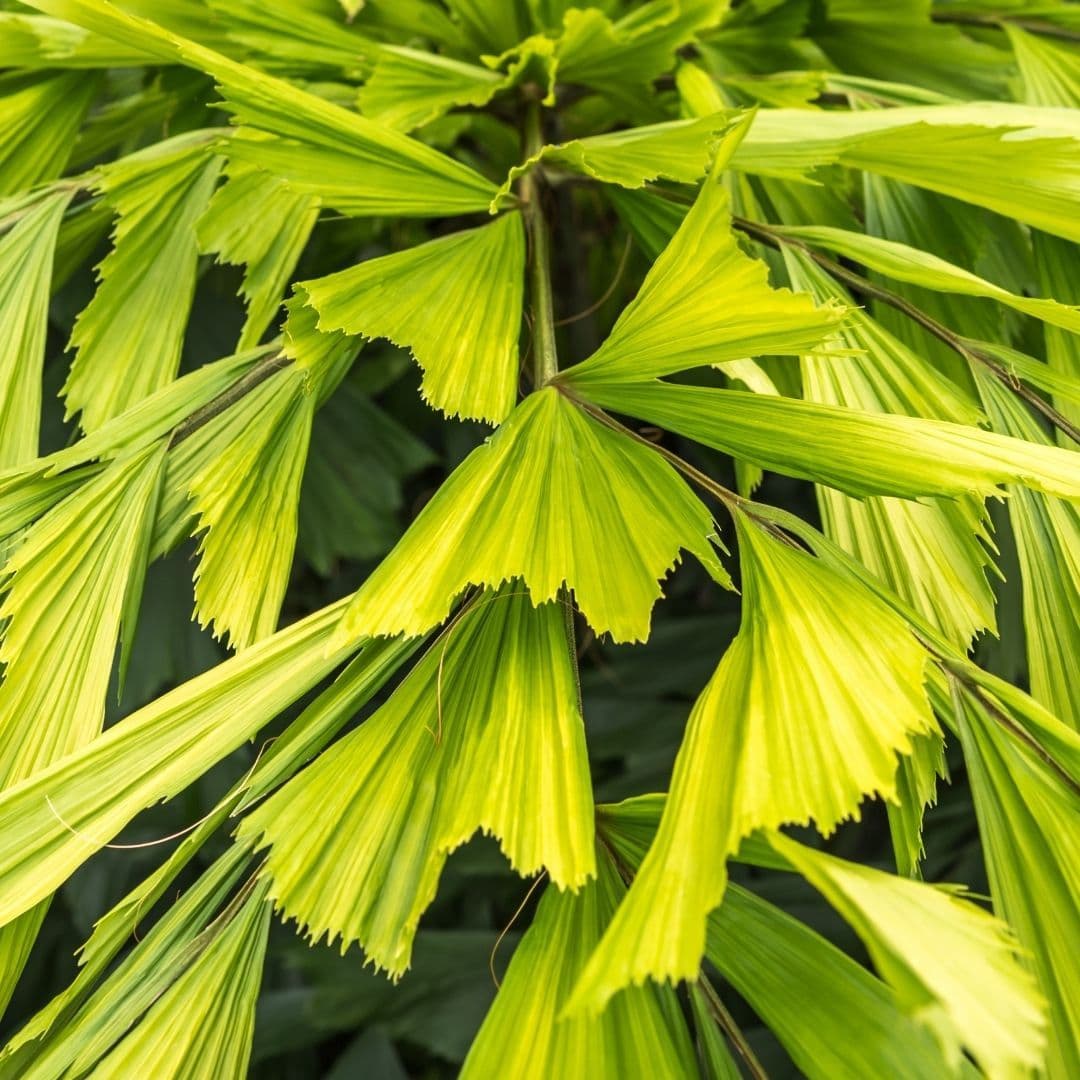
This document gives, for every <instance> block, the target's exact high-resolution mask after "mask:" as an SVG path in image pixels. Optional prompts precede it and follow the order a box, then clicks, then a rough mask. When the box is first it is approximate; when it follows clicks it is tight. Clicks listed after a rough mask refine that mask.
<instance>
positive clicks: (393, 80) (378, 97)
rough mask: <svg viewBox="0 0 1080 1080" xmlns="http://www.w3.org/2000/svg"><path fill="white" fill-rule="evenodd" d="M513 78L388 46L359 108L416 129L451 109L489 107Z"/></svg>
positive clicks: (400, 128) (395, 124) (403, 128)
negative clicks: (468, 106) (487, 105)
mask: <svg viewBox="0 0 1080 1080" xmlns="http://www.w3.org/2000/svg"><path fill="white" fill-rule="evenodd" d="M512 78H513V76H512V75H510V76H507V75H504V74H502V73H500V72H498V71H492V70H491V69H490V68H486V67H479V66H477V65H476V64H466V63H463V62H462V61H460V60H454V59H451V58H450V57H448V56H441V55H439V54H437V53H430V52H423V51H421V50H419V49H410V48H406V47H404V46H401V45H384V46H383V47H382V48H381V49H380V50H379V59H378V62H377V63H376V64H375V70H374V72H373V73H372V75H371V78H369V79H368V80H367V82H365V83H364V85H363V87H362V89H361V90H360V96H359V102H360V108H361V110H362V111H363V113H364V115H365V116H370V117H371V118H372V119H373V120H377V121H378V122H379V123H380V124H385V125H386V126H387V127H391V128H394V129H396V130H397V131H412V130H413V128H418V127H421V126H422V125H424V124H427V123H429V122H430V121H432V120H436V119H438V117H440V116H442V115H443V114H444V113H447V112H449V111H450V110H451V109H454V108H458V107H460V106H465V105H470V106H472V107H474V108H478V107H479V106H481V105H486V104H487V103H488V102H489V101H490V100H491V99H492V98H493V97H494V96H495V95H496V94H497V93H498V92H499V91H500V90H502V89H504V88H505V87H506V86H508V85H509V82H510V80H511V79H512Z"/></svg>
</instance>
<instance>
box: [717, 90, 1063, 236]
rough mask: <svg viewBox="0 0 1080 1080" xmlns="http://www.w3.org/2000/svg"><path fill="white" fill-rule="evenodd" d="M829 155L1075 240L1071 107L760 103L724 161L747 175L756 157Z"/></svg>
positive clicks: (797, 163)
mask: <svg viewBox="0 0 1080 1080" xmlns="http://www.w3.org/2000/svg"><path fill="white" fill-rule="evenodd" d="M811 116H812V121H811V120H810V117H811ZM833 162H839V163H840V164H843V165H848V166H851V167H852V168H856V169H865V170H867V171H868V172H872V173H876V174H878V175H880V176H887V177H890V178H892V179H893V180H902V181H904V182H905V183H908V184H914V185H915V186H916V187H922V188H928V189H929V190H931V191H937V192H940V193H941V194H943V195H951V196H952V197H953V198H956V199H961V200H963V201H964V202H969V203H974V204H975V205H976V206H983V207H985V208H986V209H988V210H994V211H996V212H998V213H999V214H1005V215H1006V216H1008V217H1014V218H1016V219H1018V220H1019V221H1023V222H1026V223H1027V224H1029V225H1033V226H1035V227H1036V228H1039V229H1043V230H1045V231H1046V232H1049V233H1053V234H1054V235H1056V236H1064V237H1066V238H1068V239H1070V240H1080V215H1078V214H1077V212H1076V211H1077V206H1078V204H1080V122H1078V121H1077V118H1076V115H1075V110H1068V109H1050V108H1036V107H1034V106H1028V105H1016V104H1013V103H1011V102H1005V101H995V102H977V103H973V104H963V105H932V106H903V107H900V108H893V109H869V110H857V111H851V112H848V111H829V110H820V111H815V112H814V113H812V114H808V113H807V111H806V110H803V109H761V110H759V111H758V113H757V115H756V117H755V120H754V123H753V126H752V127H751V129H750V131H749V132H748V133H747V136H746V138H745V139H744V140H743V142H742V145H741V146H740V147H739V148H738V150H737V151H736V153H735V156H734V159H733V162H732V164H733V165H734V166H735V167H736V168H742V169H747V170H749V171H751V172H753V171H755V169H756V168H757V167H758V165H759V163H760V164H761V165H763V166H766V167H768V168H772V169H775V168H776V166H777V165H778V164H781V163H782V164H786V166H787V168H788V170H789V171H790V172H791V173H793V174H796V173H798V172H799V171H800V170H806V169H812V168H814V167H815V166H817V165H825V164H830V163H833Z"/></svg>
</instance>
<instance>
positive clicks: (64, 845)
mask: <svg viewBox="0 0 1080 1080" xmlns="http://www.w3.org/2000/svg"><path fill="white" fill-rule="evenodd" d="M340 614H341V604H334V605H332V606H330V607H328V608H324V609H323V610H321V611H318V612H316V613H315V614H314V615H311V616H309V617H308V618H306V619H304V620H302V621H301V622H299V623H296V624H295V625H293V626H291V627H289V628H288V629H286V630H281V631H279V632H278V633H276V634H274V635H273V636H272V637H269V638H267V639H265V640H264V641H260V642H258V643H257V644H255V645H253V646H251V648H250V649H247V650H245V651H244V652H243V653H242V654H240V655H239V656H235V657H233V658H232V659H230V660H227V661H225V662H224V663H222V664H219V665H218V666H217V667H215V668H211V669H210V670H209V671H207V672H205V673H204V674H202V675H199V676H197V677H196V678H194V679H192V680H190V681H189V682H186V683H184V684H182V685H181V686H178V687H177V688H176V689H174V690H171V691H169V692H168V693H166V694H163V695H162V696H161V697H159V698H157V699H156V700H155V701H153V702H152V703H151V704H149V705H147V706H145V707H144V708H142V709H139V710H138V711H137V712H134V713H132V714H131V715H130V716H128V717H126V718H125V719H124V720H121V721H120V722H119V723H117V724H114V725H113V726H112V727H110V728H109V729H108V730H107V731H106V732H105V733H104V734H103V735H101V736H100V737H99V738H97V739H95V740H94V741H93V742H91V743H90V744H88V745H87V746H85V747H84V748H83V749H81V750H79V751H76V752H75V753H73V754H69V755H68V756H67V757H65V758H62V759H61V760H59V761H57V762H56V763H55V764H53V765H51V766H49V767H48V768H45V769H42V770H39V771H38V772H36V773H35V774H34V775H33V776H32V777H31V778H30V779H29V780H26V781H24V782H23V783H20V784H18V785H16V786H15V787H13V788H9V789H8V790H7V791H6V792H4V793H3V794H0V814H2V815H3V816H4V820H6V821H8V822H10V828H8V829H7V830H6V831H5V832H4V833H3V835H2V836H0V849H2V850H0V925H3V924H5V923H7V922H10V921H11V920H12V919H13V918H15V917H16V916H17V915H19V914H20V913H22V912H24V911H26V910H27V909H29V908H30V907H32V906H33V905H34V904H36V903H37V902H38V901H39V900H41V899H43V898H44V897H46V896H48V895H49V894H50V893H51V892H52V891H53V890H54V889H56V888H57V887H58V886H59V885H60V884H61V883H62V882H63V881H64V880H65V879H66V878H67V877H68V876H69V875H70V874H71V873H72V872H73V871H74V870H75V869H76V868H77V867H78V866H79V865H81V864H82V863H83V862H84V861H85V860H86V859H88V858H89V857H90V856H91V855H92V854H93V853H94V852H95V851H97V850H99V849H100V848H102V847H103V846H104V845H105V844H106V843H109V842H110V841H111V840H112V839H113V838H114V837H115V836H116V834H117V833H118V832H119V831H120V830H121V829H122V828H123V827H124V826H125V825H126V824H127V823H128V822H129V821H131V820H132V818H134V817H135V816H136V815H137V814H138V813H139V811H141V810H143V809H145V808H146V807H148V806H151V805H153V804H154V803H155V802H158V801H160V800H162V799H167V798H170V797H171V796H173V795H174V794H176V792H178V791H180V790H182V789H183V788H184V787H186V786H187V785H188V784H189V783H191V782H192V781H193V780H195V779H196V778H198V777H199V776H201V775H202V774H203V772H205V771H206V770H207V769H208V768H209V767H210V766H211V765H212V764H214V763H215V762H217V761H219V760H221V758H223V757H224V756H225V755H226V754H228V753H230V752H231V751H233V750H234V749H236V747H238V746H240V745H241V744H243V743H244V742H245V741H246V740H247V739H249V738H251V737H252V736H253V735H254V734H255V733H256V732H257V731H258V730H259V729H260V728H261V727H262V726H263V725H264V724H266V723H267V722H268V721H269V720H271V719H272V718H273V717H274V716H276V715H277V713H278V712H280V711H281V710H282V709H283V708H285V706H286V705H288V704H290V703H291V702H293V701H295V700H296V699H297V698H298V697H300V696H301V695H302V694H304V693H305V692H306V691H307V690H309V689H310V688H311V687H312V686H313V685H315V684H316V683H317V682H318V681H319V680H320V679H322V678H323V677H325V676H326V675H327V674H329V673H330V672H331V671H332V670H333V669H334V667H335V666H336V665H337V664H338V663H339V662H340V661H341V660H343V659H344V658H345V657H346V656H347V655H348V654H349V652H351V651H353V650H352V649H350V648H346V649H335V650H332V651H330V652H328V651H327V646H328V643H329V642H328V638H329V634H330V633H331V632H332V629H333V627H334V625H335V624H336V623H337V621H338V619H339V618H340ZM396 647H397V646H395V644H394V643H391V642H380V643H377V644H375V645H373V646H371V650H372V651H371V653H370V654H369V656H370V658H371V660H372V662H373V663H376V664H378V663H381V662H382V661H381V659H380V658H382V657H384V656H385V655H387V654H388V653H393V651H394V649H395V648H396Z"/></svg>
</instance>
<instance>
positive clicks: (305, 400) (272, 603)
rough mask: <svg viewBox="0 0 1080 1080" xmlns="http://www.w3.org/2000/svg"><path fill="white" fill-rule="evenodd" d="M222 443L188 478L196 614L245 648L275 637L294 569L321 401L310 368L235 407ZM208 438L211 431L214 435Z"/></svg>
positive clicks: (294, 370)
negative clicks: (195, 551) (232, 432)
mask: <svg viewBox="0 0 1080 1080" xmlns="http://www.w3.org/2000/svg"><path fill="white" fill-rule="evenodd" d="M230 413H231V415H230V417H229V422H230V424H231V425H234V426H235V428H237V429H238V430H237V437H236V438H233V439H230V440H229V441H228V442H225V440H224V439H223V440H222V444H223V445H221V452H220V453H216V454H214V455H213V456H210V455H207V456H205V457H204V459H203V460H202V461H201V462H200V463H199V467H198V469H197V471H196V472H195V473H194V475H193V476H192V477H191V479H190V481H189V482H188V487H187V490H188V494H189V495H190V498H191V503H190V508H189V512H190V513H193V514H195V515H197V516H198V524H197V525H196V529H197V531H199V532H201V533H202V534H203V535H202V537H201V540H200V543H199V566H198V569H197V570H196V571H195V614H196V617H197V618H198V620H199V622H200V623H201V624H202V625H204V626H207V625H210V624H211V623H212V624H213V629H214V634H215V635H216V636H217V637H220V638H226V637H227V638H228V639H229V640H230V642H231V644H232V645H233V646H234V647H235V648H237V649H243V648H246V647H247V646H248V645H250V644H252V642H255V641H258V640H260V639H261V638H264V637H266V636H267V635H268V634H272V633H273V632H274V630H275V629H276V628H277V621H278V614H279V612H280V610H281V602H282V599H283V598H284V596H285V587H286V585H288V582H289V572H290V570H291V569H292V562H293V551H294V549H295V547H296V528H297V526H296V517H297V505H298V503H299V501H300V481H301V479H302V477H303V475H304V463H305V461H306V460H307V449H308V441H309V439H310V438H311V421H312V418H313V416H314V415H315V397H314V394H313V392H312V389H311V387H310V386H309V385H308V379H307V377H306V375H305V372H304V371H303V370H302V369H301V368H299V367H298V366H296V365H290V366H289V367H287V368H285V369H283V370H282V371H279V372H276V373H275V374H273V375H271V376H270V378H268V379H267V380H265V381H264V382H263V383H261V384H260V385H259V386H257V387H256V388H255V389H254V390H253V391H251V393H249V394H247V395H246V396H245V397H244V398H243V399H241V400H240V401H239V402H238V403H237V405H236V406H235V408H234V409H233V410H230ZM208 434H209V433H208Z"/></svg>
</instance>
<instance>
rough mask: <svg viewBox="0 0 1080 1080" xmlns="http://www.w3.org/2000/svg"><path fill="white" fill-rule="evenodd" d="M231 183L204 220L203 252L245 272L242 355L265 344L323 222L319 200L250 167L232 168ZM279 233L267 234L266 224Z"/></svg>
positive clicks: (199, 227) (200, 228)
mask: <svg viewBox="0 0 1080 1080" xmlns="http://www.w3.org/2000/svg"><path fill="white" fill-rule="evenodd" d="M226 173H227V175H228V182H227V183H226V184H225V185H224V186H223V187H221V188H220V189H219V190H218V192H217V194H215V196H214V197H213V199H212V200H211V201H210V205H209V207H208V208H207V210H206V213H205V214H203V216H202V217H201V218H200V219H199V222H198V225H197V233H198V239H199V248H200V250H201V251H203V252H208V251H213V252H216V253H217V255H218V259H219V261H220V262H226V263H233V264H234V265H244V266H246V268H247V269H246V272H245V274H244V282H243V284H242V285H241V286H240V295H241V296H243V298H244V300H245V302H246V304H247V320H246V321H245V323H244V329H243V332H242V333H241V335H240V341H239V342H238V343H237V346H236V348H237V351H238V352H239V351H242V350H244V349H250V348H251V347H252V346H254V345H257V344H258V343H259V341H260V340H261V338H262V336H263V334H264V333H265V332H266V329H267V327H268V326H269V325H270V324H271V322H272V321H273V319H274V315H275V313H276V312H277V310H278V308H279V307H280V305H281V301H282V298H283V296H284V294H285V289H286V288H287V286H288V283H289V279H290V278H291V276H292V273H293V271H294V270H295V269H296V263H297V260H298V259H299V258H300V253H301V252H302V251H303V250H304V247H305V245H306V244H307V242H308V237H310V236H311V230H312V229H313V228H314V226H315V219H316V218H317V217H318V216H319V204H318V200H316V199H311V198H309V197H307V196H303V195H295V194H293V192H291V191H290V190H289V189H288V188H287V187H286V186H285V185H284V183H283V182H282V181H280V180H278V179H276V178H274V177H272V176H268V175H267V174H266V173H263V172H260V171H259V170H258V169H254V168H252V167H250V166H243V165H239V164H236V165H229V166H228V167H227V169H226ZM271 221H272V222H273V223H274V228H272V229H269V228H267V222H271Z"/></svg>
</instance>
